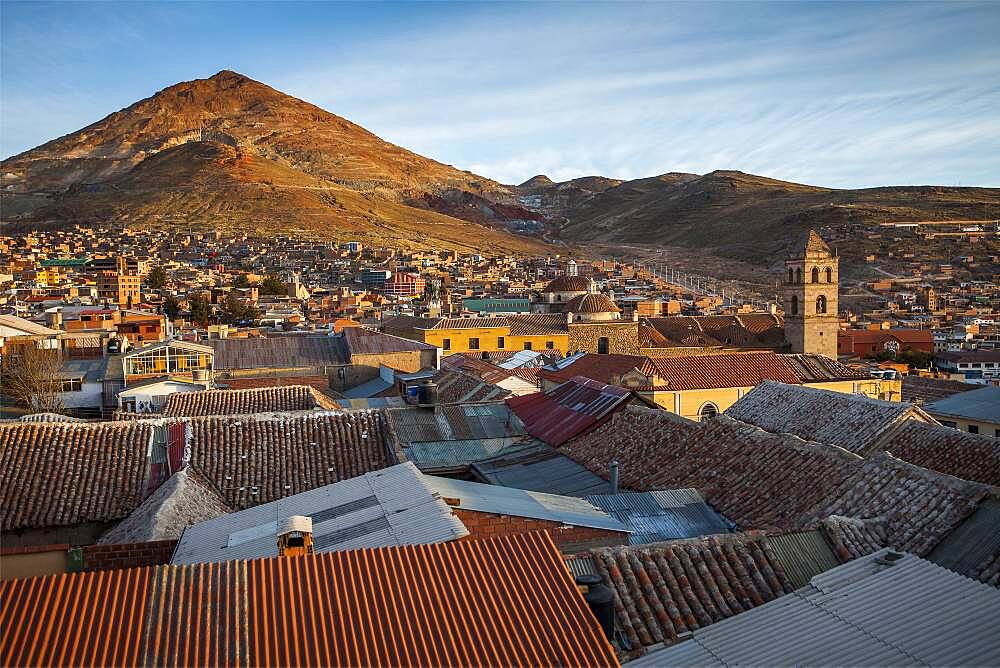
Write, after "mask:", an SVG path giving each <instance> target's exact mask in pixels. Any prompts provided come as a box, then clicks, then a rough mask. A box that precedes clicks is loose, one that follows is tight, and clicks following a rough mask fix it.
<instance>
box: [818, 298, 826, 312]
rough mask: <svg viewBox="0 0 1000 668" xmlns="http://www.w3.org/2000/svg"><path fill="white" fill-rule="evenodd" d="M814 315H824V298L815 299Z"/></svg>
mask: <svg viewBox="0 0 1000 668" xmlns="http://www.w3.org/2000/svg"><path fill="white" fill-rule="evenodd" d="M816 313H826V297H824V296H823V295H820V296H819V297H817V298H816Z"/></svg>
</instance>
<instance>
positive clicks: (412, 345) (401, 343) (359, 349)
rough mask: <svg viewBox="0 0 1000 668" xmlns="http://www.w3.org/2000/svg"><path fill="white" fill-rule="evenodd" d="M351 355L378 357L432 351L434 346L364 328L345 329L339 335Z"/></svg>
mask: <svg viewBox="0 0 1000 668" xmlns="http://www.w3.org/2000/svg"><path fill="white" fill-rule="evenodd" d="M340 336H341V337H342V338H343V341H344V343H345V344H346V347H347V353H348V355H349V356H351V355H379V354H383V353H401V352H410V351H415V350H434V349H435V346H432V345H430V344H429V343H421V342H420V341H413V340H412V339H405V338H403V337H401V336H392V335H390V334H383V333H382V332H376V331H374V330H371V329H366V328H364V327H347V328H345V329H344V331H343V332H342V333H341V335H340Z"/></svg>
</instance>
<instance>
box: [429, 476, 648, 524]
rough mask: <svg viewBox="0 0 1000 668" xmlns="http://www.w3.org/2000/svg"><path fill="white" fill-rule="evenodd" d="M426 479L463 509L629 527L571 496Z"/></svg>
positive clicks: (432, 486) (467, 482)
mask: <svg viewBox="0 0 1000 668" xmlns="http://www.w3.org/2000/svg"><path fill="white" fill-rule="evenodd" d="M426 481H427V484H428V485H429V486H430V488H431V489H433V490H434V491H435V492H437V493H438V494H439V495H441V496H442V497H445V498H448V499H459V501H460V503H459V505H458V507H459V508H461V509H462V510H473V511H477V512H484V513H493V514H496V515H511V516H514V517H530V518H532V519H536V520H548V521H550V522H561V523H563V524H572V525H575V526H582V527H592V528H595V529H607V530H609V531H621V532H626V531H628V530H629V529H628V527H626V526H625V525H624V524H623V523H622V522H620V521H618V520H617V519H615V518H614V517H611V516H610V515H608V514H607V513H605V512H604V511H602V510H600V509H598V508H595V507H594V506H593V505H591V504H590V503H589V502H587V501H586V500H584V499H580V498H576V497H572V496H560V495H557V494H544V493H542V492H531V491H527V490H523V489H513V488H510V487H501V486H499V485H486V484H483V483H479V482H469V481H467V480H452V479H451V478H439V477H435V476H427V477H426Z"/></svg>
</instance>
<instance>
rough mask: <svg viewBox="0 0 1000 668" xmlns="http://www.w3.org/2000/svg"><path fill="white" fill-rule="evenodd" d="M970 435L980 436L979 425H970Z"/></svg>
mask: <svg viewBox="0 0 1000 668" xmlns="http://www.w3.org/2000/svg"><path fill="white" fill-rule="evenodd" d="M969 433H970V434H978V433H979V425H975V424H970V425H969Z"/></svg>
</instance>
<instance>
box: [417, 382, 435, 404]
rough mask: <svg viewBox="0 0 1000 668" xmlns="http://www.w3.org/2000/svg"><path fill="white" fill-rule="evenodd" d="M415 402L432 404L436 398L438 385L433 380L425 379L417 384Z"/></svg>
mask: <svg viewBox="0 0 1000 668" xmlns="http://www.w3.org/2000/svg"><path fill="white" fill-rule="evenodd" d="M417 388H418V393H417V403H418V404H419V405H421V406H433V405H435V404H436V403H437V399H438V386H437V383H435V382H434V381H433V380H425V381H423V382H421V383H420V385H418V386H417Z"/></svg>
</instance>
